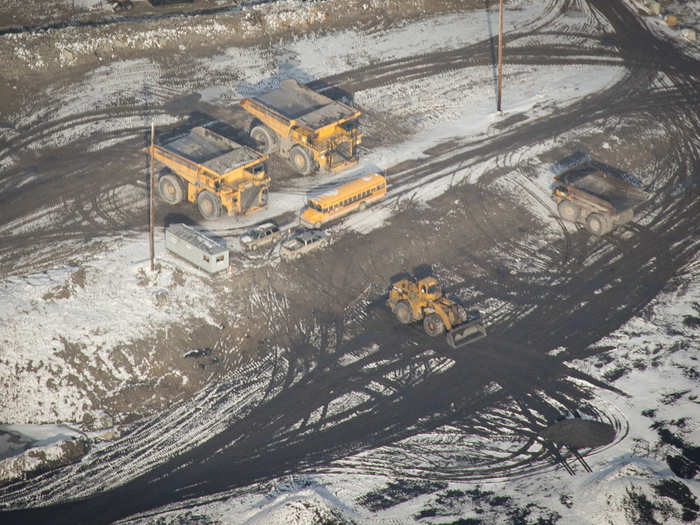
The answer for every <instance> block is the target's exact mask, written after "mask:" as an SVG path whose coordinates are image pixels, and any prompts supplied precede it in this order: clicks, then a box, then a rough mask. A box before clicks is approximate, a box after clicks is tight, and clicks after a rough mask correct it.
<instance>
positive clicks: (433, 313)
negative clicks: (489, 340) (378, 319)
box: [386, 277, 486, 348]
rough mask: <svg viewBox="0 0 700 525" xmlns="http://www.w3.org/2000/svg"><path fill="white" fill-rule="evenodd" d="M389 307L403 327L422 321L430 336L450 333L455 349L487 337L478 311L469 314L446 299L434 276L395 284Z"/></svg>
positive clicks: (388, 303) (448, 335) (390, 290)
mask: <svg viewBox="0 0 700 525" xmlns="http://www.w3.org/2000/svg"><path fill="white" fill-rule="evenodd" d="M386 304H387V306H388V307H389V308H390V309H391V311H392V312H393V313H394V315H395V316H396V318H397V319H398V320H399V322H400V323H401V324H410V323H413V322H416V321H423V329H424V330H425V333H426V334H428V335H429V336H431V337H436V336H438V335H440V334H442V333H444V332H447V344H448V345H450V346H451V347H452V348H459V347H462V346H465V345H467V344H469V343H473V342H474V341H477V340H479V339H481V338H483V337H486V328H485V327H484V324H483V322H482V320H481V315H480V314H479V312H478V311H476V310H473V311H467V310H466V309H465V308H464V307H463V306H461V305H459V304H457V303H455V302H454V301H451V300H450V299H448V298H447V297H445V296H444V295H443V294H442V289H441V288H440V285H439V284H438V282H437V280H436V279H435V278H434V277H425V278H423V279H420V280H414V279H402V280H400V281H397V282H395V283H393V284H392V285H391V287H390V288H389V298H388V299H387V302H386Z"/></svg>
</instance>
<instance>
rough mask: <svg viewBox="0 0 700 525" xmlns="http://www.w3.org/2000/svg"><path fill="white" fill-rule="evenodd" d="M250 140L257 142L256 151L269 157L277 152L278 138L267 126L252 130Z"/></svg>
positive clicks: (256, 127) (259, 126)
mask: <svg viewBox="0 0 700 525" xmlns="http://www.w3.org/2000/svg"><path fill="white" fill-rule="evenodd" d="M250 138H251V139H253V141H254V142H255V149H257V150H258V151H259V152H260V153H262V154H263V155H269V154H270V153H274V152H276V151H277V136H276V135H275V132H274V131H272V130H271V129H270V128H268V127H267V126H263V125H262V124H260V125H258V126H255V127H253V129H251V130H250Z"/></svg>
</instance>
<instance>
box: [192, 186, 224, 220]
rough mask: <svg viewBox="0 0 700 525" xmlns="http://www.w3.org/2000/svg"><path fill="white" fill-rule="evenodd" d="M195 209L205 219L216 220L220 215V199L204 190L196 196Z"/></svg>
mask: <svg viewBox="0 0 700 525" xmlns="http://www.w3.org/2000/svg"><path fill="white" fill-rule="evenodd" d="M197 208H198V209H199V213H200V214H201V215H202V217H204V218H205V219H207V220H210V219H216V218H217V217H219V216H220V215H221V199H219V197H217V196H216V195H214V194H213V193H212V192H210V191H207V190H204V191H203V192H202V193H200V194H199V195H198V196H197Z"/></svg>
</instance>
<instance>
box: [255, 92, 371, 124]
mask: <svg viewBox="0 0 700 525" xmlns="http://www.w3.org/2000/svg"><path fill="white" fill-rule="evenodd" d="M254 100H256V101H258V102H259V103H261V104H263V105H265V106H267V107H268V108H270V109H272V110H274V111H276V112H277V113H279V114H280V115H282V116H283V117H285V118H286V119H288V120H294V121H296V122H297V123H298V124H301V125H303V126H306V127H308V128H310V129H319V128H322V127H324V126H327V125H328V124H332V123H333V122H337V121H339V120H342V119H345V118H349V117H351V116H353V115H354V114H355V113H356V112H357V111H356V110H355V109H353V108H351V107H350V106H347V105H345V104H343V103H341V102H337V101H335V100H332V99H330V98H328V97H326V96H324V95H321V94H319V93H316V92H315V91H313V90H311V89H309V88H307V87H304V86H301V85H300V84H299V83H297V82H295V81H293V80H292V81H288V80H285V81H284V82H282V85H281V86H280V87H279V88H277V89H275V90H273V91H270V92H268V93H265V94H264V95H259V96H257V97H254Z"/></svg>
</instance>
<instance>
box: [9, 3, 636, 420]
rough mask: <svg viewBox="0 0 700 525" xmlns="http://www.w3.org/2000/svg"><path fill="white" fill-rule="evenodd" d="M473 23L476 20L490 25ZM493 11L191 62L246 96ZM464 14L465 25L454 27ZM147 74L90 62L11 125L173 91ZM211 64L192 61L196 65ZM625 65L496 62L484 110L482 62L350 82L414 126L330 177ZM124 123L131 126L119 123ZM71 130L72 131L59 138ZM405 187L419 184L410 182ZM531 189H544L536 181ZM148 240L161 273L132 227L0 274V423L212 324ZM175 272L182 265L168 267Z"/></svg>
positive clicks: (202, 285)
mask: <svg viewBox="0 0 700 525" xmlns="http://www.w3.org/2000/svg"><path fill="white" fill-rule="evenodd" d="M516 7H517V9H512V10H509V11H508V24H507V26H506V28H507V29H511V28H513V29H517V28H523V27H526V26H528V24H531V23H533V21H534V20H538V17H542V16H543V15H544V16H552V14H551V13H545V12H544V11H543V8H544V6H543V5H542V4H540V3H534V2H529V1H528V2H522V3H521V4H516ZM484 21H489V24H490V25H489V24H484V23H483V22H484ZM496 21H497V17H496V18H494V14H493V12H488V13H487V12H486V11H477V12H476V13H475V14H472V15H470V16H463V17H456V19H455V17H440V16H437V17H433V18H430V19H429V20H425V21H420V22H415V23H411V24H407V25H405V26H404V27H402V28H401V29H400V30H399V31H381V32H374V33H372V34H366V35H365V34H362V33H358V32H357V31H345V32H342V33H341V34H340V35H338V36H337V38H336V37H334V36H316V37H313V36H308V37H305V38H303V39H300V40H298V41H296V42H292V43H291V44H289V45H288V47H287V48H286V54H285V49H279V50H278V52H277V53H275V54H276V55H277V54H279V55H281V56H286V57H287V58H285V60H284V61H282V62H281V65H280V64H277V65H275V64H268V63H267V62H266V61H265V60H262V59H261V57H262V56H263V54H264V52H263V50H260V49H230V50H228V51H226V52H224V53H223V54H222V55H221V56H220V57H219V58H217V59H216V60H214V61H212V62H206V63H204V62H203V65H202V67H205V68H206V69H208V70H209V72H210V73H211V71H214V70H218V71H221V70H222V69H228V70H230V71H232V72H233V73H235V75H234V76H236V77H239V78H242V79H243V80H241V81H239V82H238V83H237V84H236V85H227V86H221V87H220V89H222V90H224V89H225V90H227V91H228V92H229V93H234V94H235V95H234V98H237V97H239V96H243V95H250V94H251V93H252V91H251V90H253V89H254V90H255V92H257V91H260V90H263V89H268V88H269V87H273V86H272V85H271V84H269V82H266V81H265V79H266V78H268V77H266V72H267V71H269V70H270V68H271V67H272V69H273V70H275V67H277V70H278V71H279V73H280V74H285V75H288V74H289V75H291V76H292V77H294V78H297V80H300V81H308V80H309V79H311V78H317V77H320V76H325V75H331V74H336V73H340V72H342V71H344V70H345V69H346V68H348V67H353V66H355V67H356V66H359V65H367V64H371V63H372V62H373V61H375V60H377V59H378V58H379V57H382V56H389V57H395V58H402V57H406V56H409V55H410V54H421V53H424V52H427V51H429V50H434V49H435V48H436V47H438V45H440V49H451V48H454V47H459V46H463V45H465V44H467V43H470V42H474V41H476V40H478V39H483V38H484V37H486V36H487V35H488V31H489V30H490V29H489V28H491V29H493V27H495V25H494V24H496ZM583 21H585V18H580V17H575V18H571V20H567V23H570V24H572V26H573V24H576V23H583ZM464 24H467V25H468V26H469V27H470V28H471V31H464V29H463V25H464ZM414 33H418V34H421V35H425V39H415V40H412V42H413V43H412V44H411V45H410V46H405V45H404V44H405V42H406V40H407V37H406V35H409V34H414ZM437 35H440V36H439V38H438V36H437ZM353 42H355V43H356V42H364V44H363V45H356V44H353ZM265 53H266V52H265ZM319 53H322V55H321V58H322V59H319ZM234 57H236V59H235V60H234ZM246 57H249V58H247V59H246ZM285 64H286V66H285ZM159 71H160V69H159V68H158V67H150V65H149V64H148V63H147V61H144V60H138V61H131V60H130V61H126V62H116V63H114V64H112V65H110V66H104V67H100V68H98V69H97V70H95V71H94V72H93V73H91V74H90V75H89V76H88V77H87V78H86V79H85V80H84V81H82V82H81V83H80V84H79V85H76V86H74V88H72V89H68V88H63V89H61V90H59V91H56V92H53V91H50V92H48V96H49V99H50V100H53V102H52V103H51V104H49V105H47V106H46V107H45V108H42V109H41V110H39V112H38V113H33V114H30V115H26V116H21V117H20V121H21V122H25V123H32V122H38V121H41V120H42V119H44V118H46V116H47V115H48V113H47V112H56V114H57V115H58V116H59V117H62V118H65V117H68V116H70V115H71V114H80V113H82V112H83V111H85V109H86V108H92V109H104V110H108V109H109V108H110V107H112V106H113V105H118V104H120V103H122V102H123V101H125V100H134V101H137V102H140V101H143V102H147V100H146V99H144V98H143V97H144V96H145V97H153V96H166V95H165V92H167V93H169V94H170V95H172V93H170V91H169V90H164V89H163V88H159V87H158V83H159V81H160V78H161V77H160V72H159ZM299 72H304V73H303V74H301V73H299ZM210 73H207V71H206V70H205V71H203V73H202V74H203V75H207V74H210ZM624 74H625V72H624V69H623V68H622V67H615V66H610V65H608V66H597V65H580V66H571V67H560V66H556V67H554V66H553V67H547V66H532V67H527V68H522V67H518V68H514V67H509V66H507V65H506V67H505V69H504V79H505V80H504V91H503V100H504V101H505V102H504V109H505V111H504V113H503V114H499V113H498V112H496V111H495V107H494V106H495V104H494V84H493V82H494V78H493V76H492V71H490V69H489V68H464V69H460V70H457V71H455V72H451V73H449V74H444V75H438V76H435V77H429V78H427V79H424V80H421V81H411V80H409V81H407V82H401V83H393V84H391V85H390V86H386V87H380V88H375V89H369V90H364V91H359V92H358V93H357V94H356V97H357V102H358V104H360V105H361V106H362V107H364V108H366V109H369V110H372V111H377V112H379V111H381V112H388V113H395V114H396V115H397V117H398V118H399V119H412V121H413V125H414V127H415V129H416V133H415V135H414V136H413V137H411V138H409V140H408V141H406V142H404V143H402V144H401V145H400V146H391V147H387V148H380V149H378V150H376V151H372V152H370V153H369V154H368V155H366V156H365V157H364V158H363V159H362V161H361V164H360V165H359V166H357V167H356V168H355V169H353V170H351V171H350V172H348V174H347V175H343V177H342V178H341V179H337V177H336V179H337V181H338V182H337V183H342V182H343V181H345V180H346V179H348V178H350V177H353V176H356V175H357V174H359V173H365V172H367V171H373V170H375V169H377V168H379V169H384V168H386V167H389V166H392V165H394V164H397V163H399V162H402V161H404V160H408V159H414V158H420V157H421V155H422V152H423V151H425V150H426V149H427V148H430V147H431V146H434V145H436V144H439V143H441V142H443V141H445V140H447V139H449V138H451V137H478V136H479V135H485V134H488V133H489V130H490V126H491V124H493V123H497V122H499V121H500V120H502V119H503V118H505V117H507V116H508V115H510V114H516V113H517V114H521V113H522V114H527V116H528V118H529V119H534V118H537V117H541V116H545V115H547V114H551V113H553V112H555V111H557V109H558V108H561V107H563V106H566V105H567V104H570V103H572V102H574V101H576V100H579V99H580V98H581V97H583V96H586V95H588V94H590V93H595V92H597V91H599V90H601V89H605V88H606V87H608V86H610V85H612V84H613V83H614V82H616V81H618V80H620V79H621V78H622V77H623V76H624ZM304 75H308V76H304ZM135 77H139V78H141V82H134V81H133V80H134V78H135ZM251 86H254V88H253V87H251ZM181 89H182V88H181ZM159 93H160V95H159ZM183 94H184V93H183ZM226 98H228V97H225V98H223V99H220V98H212V99H211V101H212V102H223V101H224V100H226ZM406 100H411V101H413V102H412V104H410V105H401V102H400V101H406ZM402 111H405V113H402ZM128 120H132V121H133V120H141V121H143V120H144V117H142V116H139V115H138V114H137V115H134V116H131V117H129V118H128V119H127V121H128ZM170 121H172V117H170V116H168V115H161V116H160V117H159V122H162V123H165V122H170ZM142 124H143V122H142ZM104 125H105V126H110V128H109V129H110V130H111V129H113V128H112V126H119V125H120V123H119V121H117V122H115V121H114V120H111V119H106V120H105V121H104ZM124 125H126V126H130V125H131V124H130V123H129V122H126V123H125V124H124ZM85 131H86V130H84V129H83V128H81V127H79V126H78V127H72V128H69V129H67V130H63V131H61V133H54V134H52V135H48V136H47V138H46V139H45V141H44V142H42V144H41V146H42V147H46V146H47V145H48V143H47V141H50V140H54V141H56V143H55V144H53V146H58V145H63V144H65V143H66V142H70V141H71V140H77V139H78V138H80V137H82V136H83V133H84V132H85ZM70 133H77V135H74V136H71V135H70ZM538 152H539V148H534V149H530V150H528V151H523V152H520V155H521V157H522V158H523V159H526V158H531V157H533V156H535V155H536V154H537V153H538ZM497 162H498V159H479V158H475V159H474V160H473V161H471V162H470V163H469V165H468V166H465V167H464V168H463V169H461V170H459V171H458V172H456V173H455V171H454V169H449V170H445V171H444V173H443V174H442V176H437V177H436V175H440V173H432V174H430V176H429V177H427V178H429V179H430V182H429V183H426V182H425V181H424V180H422V179H419V180H413V181H411V182H410V183H409V184H402V183H401V180H400V179H399V180H398V181H396V182H394V183H393V184H392V185H391V186H390V188H389V196H390V198H389V199H387V200H386V201H385V202H384V203H383V204H381V205H379V206H375V207H373V208H372V209H370V210H367V211H365V212H362V213H358V214H356V215H355V216H353V217H351V218H349V219H348V221H347V222H346V223H345V224H344V225H341V226H336V227H334V228H331V230H332V233H333V235H338V234H340V231H341V230H342V229H344V228H352V229H354V230H355V231H358V232H363V233H367V232H369V231H371V230H373V229H375V228H378V227H380V226H381V225H382V224H383V223H384V221H385V220H386V219H387V218H388V217H389V216H390V215H391V213H392V209H395V203H396V200H397V199H400V198H402V196H411V198H412V199H414V201H415V202H424V203H425V202H427V201H428V200H430V199H432V198H435V197H437V196H438V195H440V194H442V193H444V192H445V191H447V190H448V189H449V188H450V186H451V185H453V184H457V183H459V182H461V181H463V180H467V181H469V182H471V183H475V182H476V181H477V180H478V178H479V174H480V173H484V172H485V171H486V170H488V169H489V168H492V167H494V166H495V165H496V163H497ZM29 176H31V175H29ZM332 179H333V178H332V177H330V176H321V175H318V176H315V177H311V178H307V179H304V180H303V181H302V182H303V184H304V186H303V187H299V188H290V189H287V190H283V191H281V192H279V193H278V192H274V191H273V192H272V194H271V196H270V202H271V204H270V206H269V207H268V209H266V210H264V211H262V212H258V213H256V214H255V216H250V217H249V218H247V219H246V220H244V221H240V220H238V219H233V218H223V219H221V220H219V221H217V222H216V223H215V224H214V223H212V224H207V227H209V228H210V229H211V230H212V231H213V232H214V233H220V232H225V231H230V230H231V229H232V228H233V229H241V228H243V227H245V226H247V225H248V224H249V223H253V222H260V221H263V220H265V219H267V218H268V217H274V216H276V215H279V214H281V213H283V212H285V211H296V210H298V209H299V208H300V207H301V206H302V205H303V203H304V201H305V195H306V194H307V192H308V191H309V190H310V189H311V188H313V187H314V186H320V185H326V184H328V183H329V182H330V181H331V180H332ZM14 183H15V184H17V183H18V182H17V181H14ZM417 188H420V192H415V191H414V190H415V189H417ZM123 190H124V192H126V193H128V195H129V196H130V197H129V198H128V199H126V198H125V199H124V200H125V202H127V201H128V202H129V203H130V204H129V205H130V206H132V207H138V206H139V205H140V206H143V207H145V206H146V199H147V195H146V194H145V192H144V193H142V194H141V195H140V200H137V199H138V196H137V197H136V199H134V198H133V197H134V195H133V193H134V191H137V192H138V190H135V189H134V187H133V186H125V187H124V188H123ZM542 190H543V192H544V191H547V188H546V187H545V188H543V189H542ZM515 192H516V193H517V190H515ZM117 193H119V192H117ZM414 193H418V194H417V195H414ZM540 212H541V213H540V214H541V216H542V218H543V219H544V220H545V221H551V219H549V218H548V216H549V210H546V209H542V210H540ZM42 220H50V214H49V215H48V216H47V215H46V214H42ZM42 225H43V223H42V222H40V221H33V220H25V219H22V220H18V221H15V222H14V223H10V224H6V225H4V226H3V227H2V230H4V231H6V232H17V231H19V229H20V228H21V229H22V230H23V231H31V230H33V229H35V228H41V227H42ZM157 238H158V242H157V245H156V254H157V259H158V261H159V263H160V268H161V270H160V271H159V272H158V273H157V274H156V275H150V271H149V270H148V262H147V260H146V259H147V258H148V251H147V247H148V243H147V239H146V237H145V236H143V237H138V236H133V237H130V238H127V239H124V240H122V241H120V242H118V243H117V244H116V245H115V246H113V247H112V248H111V249H110V250H108V251H105V252H104V253H101V254H99V255H98V256H96V257H94V258H92V259H90V260H88V261H86V262H85V263H84V264H83V265H81V267H57V268H55V269H53V270H51V271H48V272H45V273H42V274H40V275H26V276H15V277H11V278H9V279H5V280H4V281H3V282H1V283H0V287H2V290H3V297H4V300H3V301H2V302H0V327H1V328H2V329H1V330H0V341H2V344H3V346H4V348H5V352H4V358H3V359H1V360H0V372H1V373H0V378H2V379H0V385H1V386H2V390H3V392H5V393H6V396H5V397H6V399H7V400H8V401H7V402H6V403H5V404H4V405H3V406H2V407H1V408H0V421H4V422H8V423H25V422H60V421H81V420H82V418H83V414H84V413H85V412H86V411H90V410H91V409H93V408H96V407H94V406H93V403H94V401H93V400H92V399H94V398H92V399H91V398H89V397H86V395H85V392H84V391H83V389H84V388H89V389H90V390H92V391H97V392H104V393H107V392H113V391H115V390H119V389H120V388H123V387H124V386H126V385H128V384H129V382H138V381H145V380H146V379H148V378H149V377H152V374H153V373H154V370H153V369H152V366H151V361H152V359H153V357H154V353H155V352H156V351H157V350H156V348H155V347H153V348H152V349H151V350H150V351H148V352H146V355H147V356H148V358H147V359H145V360H139V361H138V362H134V359H133V357H131V356H130V353H129V351H128V350H126V351H125V347H126V346H128V345H129V344H131V343H133V342H134V341H137V340H140V339H143V338H144V337H145V336H146V335H147V334H149V333H153V332H154V331H157V330H158V329H159V328H163V327H167V325H168V324H170V323H184V322H187V320H191V319H200V320H204V321H205V322H207V323H209V324H212V325H213V324H215V323H216V320H215V319H212V317H211V314H210V312H209V311H208V310H209V309H208V308H206V307H203V306H202V304H203V303H205V301H204V298H205V297H206V295H207V293H208V286H209V285H208V281H207V278H206V277H204V276H203V274H202V273H201V272H199V271H198V270H196V269H193V268H192V267H190V266H189V265H187V264H183V263H180V262H178V261H177V259H175V258H173V257H172V256H170V255H168V254H167V252H166V250H165V249H164V246H163V243H162V242H161V238H162V230H159V231H158V234H157ZM229 244H230V245H231V248H232V249H233V250H237V249H238V243H237V241H236V240H235V238H231V239H230V240H229ZM278 260H279V258H278V257H276V258H273V259H272V263H273V264H274V263H275V261H278ZM258 264H260V262H259V261H254V262H253V266H255V265H258ZM178 269H181V270H182V271H181V272H178ZM241 270H245V266H244V267H243V268H240V267H238V266H237V267H236V272H239V271H241ZM176 272H177V275H178V276H180V275H181V276H182V277H181V279H182V282H180V281H178V280H177V279H176V278H175V273H176ZM218 279H221V277H218ZM166 297H167V300H166ZM233 316H234V317H235V314H233ZM166 329H167V328H166ZM69 346H70V347H73V348H78V349H79V350H80V354H81V356H82V357H81V358H80V359H76V358H75V357H72V358H68V357H67V355H66V348H67V347H69ZM173 373H175V374H176V375H177V374H178V373H177V372H173ZM75 376H77V377H79V378H80V379H81V381H80V382H78V383H77V384H76V382H74V381H73V380H72V379H71V378H73V377H75ZM175 379H178V378H177V377H176V378H175ZM179 380H181V381H186V378H185V377H180V378H179Z"/></svg>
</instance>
